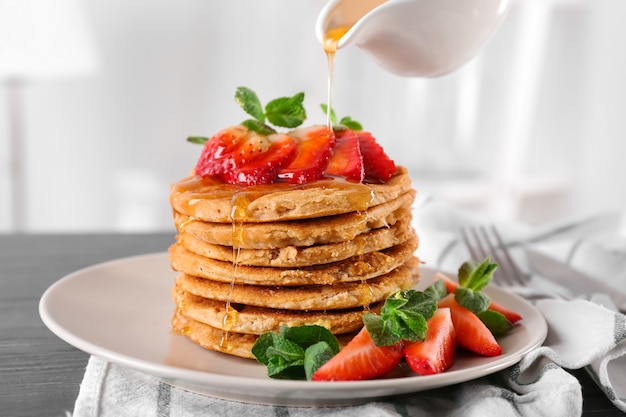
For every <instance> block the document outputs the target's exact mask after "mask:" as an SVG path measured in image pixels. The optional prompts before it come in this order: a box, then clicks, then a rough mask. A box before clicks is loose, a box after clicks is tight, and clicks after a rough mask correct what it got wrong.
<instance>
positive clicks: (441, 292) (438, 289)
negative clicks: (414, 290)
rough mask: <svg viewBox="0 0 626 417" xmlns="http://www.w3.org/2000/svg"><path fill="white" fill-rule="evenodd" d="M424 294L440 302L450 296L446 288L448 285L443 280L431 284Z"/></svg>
mask: <svg viewBox="0 0 626 417" xmlns="http://www.w3.org/2000/svg"><path fill="white" fill-rule="evenodd" d="M424 293H425V294H428V295H429V296H431V297H432V298H433V299H435V300H436V301H439V300H441V299H442V298H444V297H445V296H447V295H448V289H447V288H446V284H445V283H444V282H443V281H442V280H437V281H435V282H433V283H432V284H430V285H429V286H428V288H426V289H425V290H424Z"/></svg>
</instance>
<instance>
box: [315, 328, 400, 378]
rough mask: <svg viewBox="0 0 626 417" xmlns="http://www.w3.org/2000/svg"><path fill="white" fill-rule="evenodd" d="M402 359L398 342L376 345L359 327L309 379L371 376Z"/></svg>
mask: <svg viewBox="0 0 626 417" xmlns="http://www.w3.org/2000/svg"><path fill="white" fill-rule="evenodd" d="M400 359H402V342H398V343H396V344H394V345H391V346H376V344H375V343H374V341H373V340H372V338H371V337H370V335H369V333H368V332H367V329H366V328H365V327H363V329H362V330H361V331H360V332H359V333H358V334H357V335H356V336H354V338H353V339H352V340H351V341H350V342H348V344H347V345H346V346H345V347H344V348H343V349H341V350H340V351H339V353H338V354H337V355H335V356H333V357H332V358H331V359H330V360H329V361H328V362H326V363H325V364H324V365H322V367H320V368H319V369H318V370H317V371H316V372H315V373H314V374H313V381H355V380H361V379H372V378H377V377H380V376H383V375H385V374H386V373H387V372H389V371H391V370H392V369H393V368H394V367H395V366H396V365H397V364H398V363H399V362H400Z"/></svg>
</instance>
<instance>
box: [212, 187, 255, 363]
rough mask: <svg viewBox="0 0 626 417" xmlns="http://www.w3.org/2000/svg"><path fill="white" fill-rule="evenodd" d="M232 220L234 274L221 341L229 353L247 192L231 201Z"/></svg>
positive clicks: (237, 193) (225, 350) (234, 316)
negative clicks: (229, 336) (233, 296)
mask: <svg viewBox="0 0 626 417" xmlns="http://www.w3.org/2000/svg"><path fill="white" fill-rule="evenodd" d="M231 204H232V210H231V215H230V217H231V219H232V227H233V230H232V241H233V255H232V258H233V273H232V277H231V280H230V288H229V290H228V296H227V298H226V311H225V312H224V317H223V318H222V339H221V340H220V345H219V347H220V350H222V351H224V352H228V351H229V350H231V349H232V346H229V345H228V335H229V333H230V330H231V329H232V328H233V326H234V325H235V324H236V323H237V319H238V311H237V310H236V309H235V308H234V307H232V305H231V299H232V295H233V291H234V289H235V281H236V279H237V267H238V266H239V255H240V252H241V246H242V245H243V240H244V238H243V231H244V222H245V219H246V212H247V207H248V205H249V204H250V195H249V194H248V193H246V192H243V191H239V192H235V193H234V194H233V198H232V201H231Z"/></svg>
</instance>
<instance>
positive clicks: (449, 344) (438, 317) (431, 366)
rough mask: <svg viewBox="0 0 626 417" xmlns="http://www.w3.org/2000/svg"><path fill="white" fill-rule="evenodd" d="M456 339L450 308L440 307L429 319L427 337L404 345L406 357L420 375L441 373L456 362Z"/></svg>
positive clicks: (414, 370) (411, 366)
mask: <svg viewBox="0 0 626 417" xmlns="http://www.w3.org/2000/svg"><path fill="white" fill-rule="evenodd" d="M455 339H456V333H455V331H454V325H453V324H452V315H451V313H450V309H449V308H439V309H437V311H436V312H435V314H434V315H433V316H432V317H431V318H430V319H429V320H428V330H427V331H426V338H425V339H424V340H423V341H417V342H411V343H407V344H405V345H404V348H403V354H404V359H405V360H406V362H407V364H408V365H409V367H410V368H411V369H412V370H413V372H415V373H417V374H419V375H432V374H438V373H441V372H443V371H445V370H447V369H449V368H450V367H451V366H452V364H453V363H454V350H455V348H456V341H455Z"/></svg>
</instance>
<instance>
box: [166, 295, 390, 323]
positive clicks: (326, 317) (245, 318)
mask: <svg viewBox="0 0 626 417" xmlns="http://www.w3.org/2000/svg"><path fill="white" fill-rule="evenodd" d="M172 298H173V299H174V302H175V303H176V305H177V306H178V308H179V310H180V311H181V313H182V314H184V315H185V316H186V317H188V318H191V319H194V320H196V321H199V322H201V323H205V324H208V325H210V326H212V327H215V328H218V329H223V330H228V331H232V332H236V333H246V334H257V335H260V334H263V333H265V332H271V331H278V330H279V329H280V326H289V327H293V326H300V325H303V324H317V325H319V326H324V327H326V328H327V329H328V330H330V331H331V333H333V334H343V333H350V332H355V331H357V330H359V329H360V328H361V327H362V326H363V321H362V316H363V313H364V312H366V311H371V312H373V313H377V312H379V311H380V308H381V307H382V303H377V304H375V305H373V306H370V307H369V308H368V309H363V308H358V309H350V310H331V311H301V310H284V309H270V308H263V307H255V306H249V305H245V304H231V305H230V308H231V310H230V311H232V309H233V308H234V309H235V310H236V311H237V313H236V317H237V319H236V320H232V321H231V323H232V324H229V326H228V328H227V329H226V328H225V327H226V326H224V317H225V315H226V302H224V301H217V300H212V299H209V298H203V297H198V296H197V295H194V294H190V293H187V292H185V291H182V290H181V289H180V288H178V287H176V288H175V289H174V290H173V291H172Z"/></svg>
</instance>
